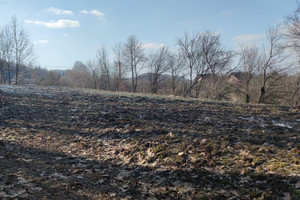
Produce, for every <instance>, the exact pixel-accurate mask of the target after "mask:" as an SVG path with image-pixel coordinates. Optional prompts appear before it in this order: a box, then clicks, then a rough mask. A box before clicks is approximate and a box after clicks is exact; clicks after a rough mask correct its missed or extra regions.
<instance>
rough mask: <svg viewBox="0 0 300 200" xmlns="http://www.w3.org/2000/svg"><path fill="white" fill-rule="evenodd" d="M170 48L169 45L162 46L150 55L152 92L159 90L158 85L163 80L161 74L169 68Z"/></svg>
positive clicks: (149, 67)
mask: <svg viewBox="0 0 300 200" xmlns="http://www.w3.org/2000/svg"><path fill="white" fill-rule="evenodd" d="M168 54H169V50H168V48H167V47H165V46H164V47H162V48H160V49H159V50H158V51H157V52H156V53H154V54H152V55H150V56H149V59H148V69H149V83H150V87H151V92H152V93H155V94H156V93H157V92H158V85H159V83H160V82H161V81H162V79H161V76H162V75H163V74H164V73H166V72H167V71H168V70H169V65H168V62H167V61H168V60H167V58H168Z"/></svg>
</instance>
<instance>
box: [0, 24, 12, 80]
mask: <svg viewBox="0 0 300 200" xmlns="http://www.w3.org/2000/svg"><path fill="white" fill-rule="evenodd" d="M0 48H1V49H0V51H1V54H2V59H3V62H2V64H3V67H2V68H1V71H2V73H1V80H2V81H5V80H4V66H6V70H7V76H8V84H11V78H12V75H11V74H12V73H11V72H12V69H11V67H12V64H13V40H12V37H11V30H10V27H9V25H6V26H5V27H4V28H3V29H2V30H1V34H0Z"/></svg>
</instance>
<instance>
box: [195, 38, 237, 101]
mask: <svg viewBox="0 0 300 200" xmlns="http://www.w3.org/2000/svg"><path fill="white" fill-rule="evenodd" d="M201 38H202V40H201V47H202V60H203V63H204V65H205V66H206V67H205V68H207V69H208V72H209V73H210V74H211V76H209V77H208V78H209V81H210V84H209V85H208V87H207V89H208V94H209V95H208V97H209V98H211V99H218V100H220V99H222V98H225V94H226V93H228V88H227V87H224V85H225V84H224V83H225V82H226V79H227V75H228V74H230V73H231V72H232V71H234V70H235V68H236V67H232V66H231V64H232V59H233V57H234V53H233V52H232V51H230V50H226V49H225V48H224V47H223V46H222V45H221V41H220V35H219V34H215V33H211V32H205V33H203V34H202V37H201Z"/></svg>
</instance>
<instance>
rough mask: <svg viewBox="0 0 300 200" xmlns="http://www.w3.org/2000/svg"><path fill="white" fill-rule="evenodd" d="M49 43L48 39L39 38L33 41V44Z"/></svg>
mask: <svg viewBox="0 0 300 200" xmlns="http://www.w3.org/2000/svg"><path fill="white" fill-rule="evenodd" d="M47 43H49V41H48V40H38V41H34V42H33V44H47Z"/></svg>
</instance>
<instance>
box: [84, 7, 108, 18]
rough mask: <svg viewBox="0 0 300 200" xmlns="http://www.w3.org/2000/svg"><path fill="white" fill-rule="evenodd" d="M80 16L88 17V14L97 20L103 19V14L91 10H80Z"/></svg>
mask: <svg viewBox="0 0 300 200" xmlns="http://www.w3.org/2000/svg"><path fill="white" fill-rule="evenodd" d="M80 13H81V14H84V15H88V14H91V15H95V16H97V17H99V19H102V18H103V17H104V13H103V12H101V11H99V10H95V9H94V10H91V11H87V10H81V11H80Z"/></svg>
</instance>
